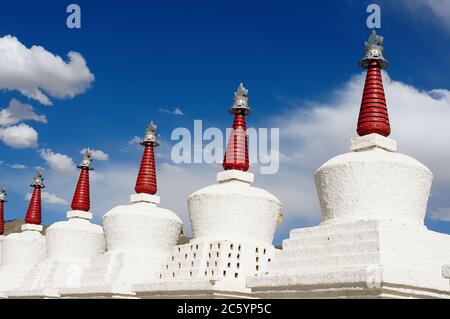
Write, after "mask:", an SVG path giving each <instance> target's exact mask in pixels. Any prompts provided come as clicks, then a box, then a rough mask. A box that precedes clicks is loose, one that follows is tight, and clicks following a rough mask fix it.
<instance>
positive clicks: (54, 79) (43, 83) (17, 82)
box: [0, 35, 94, 105]
mask: <svg viewBox="0 0 450 319" xmlns="http://www.w3.org/2000/svg"><path fill="white" fill-rule="evenodd" d="M67 56H68V61H64V60H63V59H62V58H61V57H60V56H57V55H55V54H53V53H51V52H49V51H47V50H46V49H45V48H43V47H42V46H32V47H31V48H27V47H26V46H24V45H23V44H22V43H21V42H20V41H19V40H18V39H17V38H16V37H13V36H11V35H7V36H4V37H2V38H0V89H7V90H17V91H19V92H20V93H22V94H23V95H25V96H26V97H28V98H31V99H34V100H37V101H39V102H40V103H42V104H45V105H51V104H52V102H51V101H50V99H49V96H50V97H54V98H58V99H65V98H72V97H74V96H76V95H78V94H81V93H83V92H85V91H86V89H87V88H88V87H89V86H90V85H91V83H92V81H94V75H93V74H92V73H91V72H90V70H89V68H88V67H87V65H86V61H85V60H84V58H83V56H82V55H81V54H80V53H77V52H73V51H71V52H69V53H68V54H67Z"/></svg>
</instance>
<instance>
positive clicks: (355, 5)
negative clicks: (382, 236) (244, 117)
mask: <svg viewBox="0 0 450 319" xmlns="http://www.w3.org/2000/svg"><path fill="white" fill-rule="evenodd" d="M392 2H394V1H390V2H388V1H377V2H375V1H357V0H354V1H351V0H348V1H332V2H331V1H328V0H327V1H325V0H319V1H267V2H266V1H222V2H217V1H216V2H211V1H189V2H186V1H164V3H163V2H162V1H161V2H159V1H158V2H157V1H136V0H129V1H110V2H107V3H106V2H104V1H95V2H94V1H76V3H77V4H79V5H80V6H81V9H82V28H81V29H80V30H71V29H68V28H67V27H66V25H65V22H66V17H67V13H66V12H65V11H66V10H65V9H66V6H67V5H68V4H69V2H67V3H65V2H64V1H58V4H56V3H55V1H39V3H34V2H33V3H26V4H24V2H23V1H16V2H7V3H4V4H2V10H1V11H0V21H1V22H0V26H1V28H0V37H3V36H6V35H12V36H15V37H17V39H18V41H20V42H21V43H22V44H23V45H24V46H26V47H27V48H30V47H31V46H33V45H40V46H42V47H43V48H45V50H46V51H48V52H51V53H52V54H54V55H57V56H60V57H62V58H63V59H65V60H66V59H67V53H68V52H70V51H75V52H79V53H80V54H81V55H82V57H83V58H84V60H85V61H86V64H87V67H88V68H89V70H90V72H91V73H92V74H93V75H94V76H95V80H94V81H92V82H91V83H90V87H89V88H86V89H85V90H83V92H82V93H79V94H76V95H75V96H74V97H70V98H62V99H61V98H58V97H56V96H52V95H51V94H47V96H48V97H49V98H50V100H51V102H52V103H53V105H52V106H48V105H43V103H41V102H39V101H37V100H36V99H30V98H28V97H25V96H24V95H23V94H21V93H20V92H18V91H17V90H13V91H7V90H2V91H0V109H3V108H6V107H7V106H8V104H9V103H10V101H11V99H13V98H15V99H17V100H18V101H20V102H21V103H24V104H29V105H32V106H33V108H34V111H35V113H37V114H39V115H45V117H46V122H47V123H42V121H41V122H39V121H27V122H26V124H27V125H29V126H31V127H33V129H34V130H35V131H36V132H37V133H38V141H37V145H33V146H32V147H28V148H22V149H19V148H15V147H11V146H8V145H6V144H4V143H0V161H3V163H2V165H0V183H2V184H5V185H6V186H7V187H8V189H9V199H10V201H9V202H8V205H7V212H6V218H7V219H13V218H23V216H24V214H25V211H26V207H27V201H26V200H25V194H26V193H27V192H29V191H30V188H29V187H28V185H29V183H30V182H31V179H32V176H33V174H34V173H33V171H34V167H36V166H41V167H43V168H45V169H46V171H47V172H46V174H47V175H49V177H48V181H47V191H48V192H50V193H52V194H56V195H57V196H58V197H61V198H64V199H65V200H66V201H69V202H70V200H71V195H70V194H71V192H72V191H73V189H74V187H75V183H76V178H77V175H73V174H72V175H70V174H69V175H64V176H59V175H58V172H57V171H53V169H52V168H51V167H50V166H49V165H48V163H47V162H46V160H45V159H44V158H43V156H42V152H41V150H42V149H46V150H49V149H51V150H52V152H53V154H60V155H66V156H67V157H68V158H71V159H73V161H74V162H75V163H76V164H78V161H79V156H80V150H81V149H83V148H85V147H87V146H89V147H92V148H94V149H97V150H101V151H103V152H104V153H105V154H108V160H107V161H96V167H97V171H98V174H99V175H102V176H103V177H104V178H105V176H106V178H107V179H108V180H109V182H110V183H118V184H120V183H122V184H125V186H126V187H129V186H132V185H131V184H130V183H132V177H133V176H135V174H136V170H137V165H138V163H139V159H140V156H141V152H140V149H139V148H138V147H136V146H135V145H131V144H129V143H128V142H129V141H130V140H131V139H132V138H133V137H134V136H141V135H142V134H143V131H144V129H145V127H146V125H147V124H148V122H149V121H150V120H154V121H155V122H157V124H158V128H159V133H160V134H161V138H162V140H163V141H164V143H166V146H165V147H162V148H161V149H160V151H161V153H162V154H161V155H160V157H159V158H158V161H159V163H160V164H162V163H166V164H167V165H166V166H165V167H163V168H161V171H162V173H161V174H160V175H159V176H160V179H161V178H163V177H164V176H170V172H174V171H175V172H178V173H180V174H181V172H179V171H176V168H174V167H172V166H170V165H171V163H170V158H169V153H170V143H171V141H170V133H171V132H172V130H173V129H174V128H176V127H188V128H191V127H192V126H193V120H194V119H202V120H203V121H204V123H205V124H204V125H210V126H217V127H220V128H225V127H227V126H229V125H231V121H232V118H231V117H230V116H229V115H228V114H227V113H226V110H227V108H228V107H229V106H230V104H231V99H232V94H233V92H234V90H235V89H236V87H237V85H238V84H239V82H241V81H243V82H244V83H245V85H246V86H247V87H248V88H249V90H250V98H251V105H252V107H253V109H254V113H253V115H252V117H251V118H249V125H253V126H257V127H275V126H276V124H275V123H273V122H274V121H275V122H276V121H278V122H277V123H279V121H282V119H283V117H284V118H290V117H292V116H291V115H292V114H298V112H301V110H302V109H305V110H306V109H313V108H314V107H315V106H319V105H328V106H330V107H332V106H333V105H334V101H333V99H336V98H337V97H336V90H339V89H342V88H345V87H346V85H348V81H350V80H351V79H352V77H353V76H356V75H359V74H360V73H361V70H360V69H358V67H357V62H358V60H359V59H360V58H361V57H362V56H363V42H364V41H365V40H366V39H367V37H368V35H369V30H368V29H367V27H366V24H365V21H366V18H367V13H366V7H367V5H368V4H370V3H378V4H380V5H381V6H382V29H381V30H380V33H381V34H382V35H383V36H385V38H386V40H385V48H386V53H385V56H386V58H387V59H389V61H390V62H391V64H392V67H391V68H390V69H389V70H388V71H389V76H390V77H391V79H392V80H395V81H400V82H401V83H402V84H404V85H409V86H411V87H414V88H415V89H417V90H423V92H429V91H431V90H436V89H449V88H450V76H449V74H450V72H449V71H450V55H449V54H448V52H450V41H449V40H450V39H449V38H450V28H449V25H448V24H446V22H445V16H444V17H443V16H442V14H440V13H439V11H436V8H435V7H434V6H433V4H431V1H425V0H423V1H422V0H420V1H418V2H417V3H420V4H418V5H411V4H408V1H403V0H399V1H395V3H394V4H393V3H392ZM1 76H2V75H1V74H0V86H1V83H2V81H1ZM55 85H56V84H55ZM2 88H4V87H2ZM44 93H45V90H44ZM424 94H425V93H424ZM388 104H389V101H388ZM352 107H353V108H354V114H353V115H352V116H353V118H351V119H349V123H351V124H350V125H349V128H348V129H349V130H350V131H351V132H353V131H354V126H355V125H356V117H357V113H358V108H359V105H358V103H357V102H356V103H355V104H354V105H352ZM175 108H179V109H180V110H182V112H183V113H184V115H178V116H177V115H174V114H170V113H168V112H161V111H160V110H161V109H165V110H174V109H175ZM428 124H429V123H428ZM337 125H340V124H337ZM399 126H400V125H399ZM429 126H430V127H431V129H432V130H434V132H435V134H437V135H439V136H441V135H445V134H446V133H448V131H444V130H443V128H439V127H435V126H433V125H429ZM426 127H428V126H426V125H425V126H422V127H421V126H420V125H418V126H417V127H415V131H423V134H427V132H428V129H427V128H426ZM441 129H442V131H439V130H441ZM393 130H394V131H395V122H394V123H393ZM346 132H347V129H346ZM282 137H283V132H282ZM350 137H352V136H351V135H350V136H348V138H350ZM291 138H292V136H291ZM348 138H347V137H346V138H345V139H343V140H342V143H340V145H342V148H338V149H334V148H330V150H329V151H327V152H325V153H323V156H318V159H317V163H308V165H310V166H307V165H306V163H305V165H303V166H302V168H295V167H293V166H292V165H290V164H288V163H283V161H282V163H281V165H282V166H283V168H285V171H284V173H285V174H288V172H290V171H289V169H292V170H294V171H295V170H296V169H298V170H299V171H300V170H302V173H301V174H304V175H305V176H306V177H307V176H309V178H310V179H311V180H312V174H313V173H314V170H313V169H312V168H313V167H315V168H318V167H319V166H320V165H321V163H323V162H324V160H326V159H328V158H329V157H330V156H332V155H336V154H337V153H332V152H333V151H341V152H343V151H346V147H347V142H348ZM405 140H406V141H405V143H407V139H406V138H405ZM289 141H290V140H289V137H286V138H285V139H284V140H282V143H281V146H282V148H281V152H283V151H284V150H285V149H286V153H289V152H288V150H287V149H289V148H290V147H292V144H289V143H290V142H289ZM292 143H294V142H292ZM303 146H304V143H303V144H302V146H299V150H302V149H303V148H302V147H303ZM418 147H419V146H418ZM442 147H443V148H445V147H448V145H442ZM284 148H285V149H284ZM437 149H438V147H436V152H438V150H437ZM305 150H306V149H305ZM408 150H409V151H410V153H414V148H413V147H411V148H409V149H408ZM442 152H444V150H442ZM445 152H446V154H447V153H448V152H449V151H448V150H447V151H445ZM318 153H320V152H318ZM329 153H331V154H329ZM321 154H322V153H321ZM325 155H326V156H328V157H326V156H325ZM329 155H330V156H329ZM411 155H416V154H411ZM417 156H418V158H419V159H420V160H422V158H421V155H420V154H418V155H417ZM445 156H447V155H445ZM444 158H447V157H444ZM426 160H427V156H426V155H424V156H423V161H426ZM14 164H20V165H24V166H26V168H25V169H17V168H12V167H11V165H14ZM426 164H427V165H428V163H426ZM16 167H17V166H16ZM309 167H311V168H309ZM436 167H438V168H439V167H440V166H439V165H438V164H436ZM432 168H433V167H432ZM120 169H123V170H124V175H123V176H122V175H119V177H117V178H116V176H112V180H110V177H109V176H110V175H108V174H109V172H111V171H114V170H120ZM180 169H185V170H192V172H201V171H205V172H206V171H208V173H205V174H206V175H205V178H204V179H201V178H199V179H197V180H196V181H192V183H189V181H185V183H186V185H189V186H190V187H191V188H192V189H188V190H186V192H187V194H189V192H192V191H194V190H195V187H197V186H207V185H209V184H212V183H213V182H214V172H215V171H217V168H213V169H211V168H210V167H206V165H195V167H194V165H193V166H192V167H189V166H188V167H183V168H180ZM184 173H186V174H188V175H186V176H188V177H189V176H191V175H189V174H190V173H189V172H184ZM434 173H435V175H440V174H442V176H444V175H445V178H442V179H441V180H438V187H439V188H438V189H437V192H436V194H437V195H436V197H437V198H436V199H435V198H433V199H432V202H431V203H430V210H434V211H437V212H439V211H440V212H442V214H441V215H443V216H444V217H442V216H441V218H435V219H428V221H427V224H428V225H429V226H430V227H431V228H433V229H436V230H439V231H445V232H448V233H450V226H449V223H448V222H445V221H443V219H446V216H447V213H446V212H447V211H446V210H447V207H450V202H449V201H448V200H447V199H446V196H445V186H447V185H450V183H447V177H446V174H448V173H447V172H441V171H434ZM174 174H175V173H174ZM290 175H292V174H290ZM120 176H121V177H120ZM124 176H127V177H130V176H131V179H130V180H126V181H125V179H126V178H127V177H124ZM183 176H184V175H183ZM195 176H196V175H195V174H194V178H195ZM302 176H303V175H302ZM306 177H305V178H306ZM121 178H123V180H122V179H121ZM258 178H259V177H258V176H257V181H258ZM270 178H274V179H276V178H278V179H279V181H280V183H282V181H283V172H282V173H281V174H280V175H279V176H278V177H277V176H273V177H271V176H263V177H261V179H260V181H261V186H264V188H266V189H268V190H269V191H274V193H275V194H276V195H278V194H277V193H276V190H272V189H270V185H271V181H270ZM448 180H450V178H448ZM161 182H162V183H163V184H164V183H169V182H173V183H176V184H180V182H179V180H178V179H177V178H174V179H173V180H170V179H168V180H167V181H165V182H164V181H161ZM201 183H203V184H201ZM305 183H306V182H305ZM199 184H200V185H199ZM96 185H97V187H98V188H100V187H104V188H106V187H109V186H106V184H105V182H103V183H99V184H95V183H94V185H93V188H95V187H96ZM183 185H185V184H183ZM287 185H289V187H290V190H291V192H292V195H291V196H292V197H297V196H296V194H295V192H299V193H303V192H305V198H306V199H305V201H311V204H308V205H306V206H304V207H303V206H301V205H300V206H298V207H296V206H295V205H294V204H288V205H287V208H286V210H285V216H286V221H285V223H284V224H283V225H282V227H280V229H279V232H278V233H277V237H276V241H277V242H279V241H280V240H281V239H283V238H286V237H287V236H288V231H289V229H291V228H294V227H303V226H309V225H313V224H316V223H317V222H318V217H317V216H318V212H317V204H314V203H313V202H314V201H315V202H317V199H316V198H315V193H314V189H313V185H312V184H303V183H301V182H299V183H298V184H296V182H295V181H293V182H292V184H288V183H287ZM125 186H123V187H124V188H123V189H122V188H121V189H120V191H119V190H111V192H115V191H117V194H118V195H117V196H116V193H114V194H111V197H114V200H111V201H110V208H111V207H113V206H114V204H117V203H120V202H121V201H122V202H123V201H126V199H127V196H128V195H129V194H130V193H131V192H132V188H130V189H129V191H128V192H126V191H125V190H124V189H127V188H126V187H125ZM180 187H181V186H180ZM302 187H308V188H309V189H308V190H307V191H306V190H305V191H304V190H303V189H302ZM197 188H198V187H197ZM161 190H162V194H161V196H165V198H164V197H163V206H164V203H165V202H166V204H167V205H166V206H168V207H169V208H171V209H174V210H182V212H180V214H184V216H187V215H186V209H187V207H186V204H185V202H184V201H183V200H182V198H183V196H184V197H185V193H183V191H182V190H180V191H179V194H175V195H177V196H175V195H174V194H173V193H171V191H170V186H169V185H167V186H163V187H162V189H161ZM173 191H174V190H172V192H173ZM288 193H289V192H288ZM95 195H96V190H95V189H93V196H92V203H93V207H94V208H96V209H98V211H96V216H97V219H96V221H99V220H100V219H99V218H100V216H101V215H102V214H104V213H105V212H106V210H105V209H107V206H108V203H102V204H101V205H100V204H99V205H98V206H96V205H97V204H96V200H98V201H100V200H101V199H100V197H102V196H103V197H105V196H106V195H105V194H103V195H99V198H96V196H95ZM280 196H281V197H284V196H287V195H284V196H283V195H282V194H280ZM103 197H102V198H103ZM106 197H107V196H106ZM172 197H173V198H175V199H172ZM300 197H301V196H300ZM179 199H180V200H179ZM102 200H103V201H104V199H102ZM115 201H117V203H116V202H115ZM173 201H177V203H174V202H173ZM287 201H288V202H289V199H287ZM293 203H294V202H293ZM67 209H68V207H66V206H64V205H54V204H48V203H46V204H44V222H45V223H52V222H54V221H57V220H62V219H64V218H65V212H66V210H67ZM304 210H305V211H306V210H308V213H304V212H303V211H304ZM177 212H178V211H177ZM437 215H439V214H438V213H436V216H437ZM448 215H449V216H450V213H449V214H448ZM184 220H185V222H187V219H186V218H184ZM185 227H188V226H185Z"/></svg>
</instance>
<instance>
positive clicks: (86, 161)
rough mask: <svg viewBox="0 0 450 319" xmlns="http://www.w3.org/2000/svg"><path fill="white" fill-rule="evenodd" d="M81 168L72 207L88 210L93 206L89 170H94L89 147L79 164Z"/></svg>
mask: <svg viewBox="0 0 450 319" xmlns="http://www.w3.org/2000/svg"><path fill="white" fill-rule="evenodd" d="M78 168H80V169H81V172H80V177H79V178H78V183H77V188H76V190H75V194H74V195H73V200H72V209H73V210H81V211H85V212H88V211H89V209H90V208H91V201H90V196H89V171H90V170H92V169H93V168H92V154H91V152H90V151H89V149H87V150H86V151H85V153H84V155H83V159H82V161H81V164H80V165H79V166H78Z"/></svg>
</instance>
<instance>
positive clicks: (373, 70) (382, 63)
mask: <svg viewBox="0 0 450 319" xmlns="http://www.w3.org/2000/svg"><path fill="white" fill-rule="evenodd" d="M382 44H383V37H380V36H377V35H376V33H375V31H374V32H373V33H372V35H371V36H370V38H369V42H366V56H365V57H364V59H363V60H361V62H360V66H361V67H363V68H365V69H367V76H366V83H365V84H364V92H363V97H362V102H361V109H360V112H359V118H358V128H357V132H358V135H359V136H364V135H369V134H373V133H377V134H380V135H383V136H386V137H387V136H389V134H390V133H391V126H390V123H389V115H388V110H387V103H386V97H385V95H384V87H383V78H382V76H381V70H382V69H384V68H386V67H387V66H388V62H387V61H386V60H384V58H383V50H384V49H383V47H382Z"/></svg>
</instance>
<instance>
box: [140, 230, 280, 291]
mask: <svg viewBox="0 0 450 319" xmlns="http://www.w3.org/2000/svg"><path fill="white" fill-rule="evenodd" d="M274 253H275V248H274V247H273V246H271V245H267V244H255V243H247V242H240V241H231V240H211V239H207V238H195V239H193V240H191V241H190V242H189V243H188V244H185V245H179V246H176V247H175V248H174V250H173V254H172V255H171V256H169V257H168V258H167V261H166V262H165V263H163V264H162V265H161V266H162V267H161V270H160V274H159V279H158V280H156V281H154V282H151V283H147V284H136V285H134V286H133V291H135V292H136V295H137V296H138V297H140V298H194V299H196V298H252V296H251V290H250V289H248V288H247V287H246V278H247V276H256V275H261V274H263V273H264V272H266V271H267V268H268V264H269V262H270V261H271V260H272V258H273V256H274Z"/></svg>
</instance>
